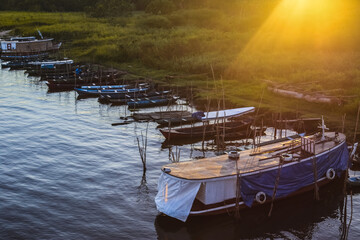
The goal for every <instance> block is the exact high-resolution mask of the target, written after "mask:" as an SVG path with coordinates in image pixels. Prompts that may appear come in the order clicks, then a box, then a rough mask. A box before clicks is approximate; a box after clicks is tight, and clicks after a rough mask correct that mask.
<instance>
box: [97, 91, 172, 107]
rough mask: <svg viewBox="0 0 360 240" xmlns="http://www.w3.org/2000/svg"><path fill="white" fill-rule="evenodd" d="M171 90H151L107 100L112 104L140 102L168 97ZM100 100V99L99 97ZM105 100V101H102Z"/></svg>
mask: <svg viewBox="0 0 360 240" xmlns="http://www.w3.org/2000/svg"><path fill="white" fill-rule="evenodd" d="M170 93H171V91H161V92H149V93H140V94H135V97H133V96H134V94H127V95H126V96H125V98H108V99H107V101H108V102H110V103H111V105H123V104H126V103H127V102H138V101H142V100H155V99H160V98H164V97H168V96H169V94H170ZM99 101H100V99H99ZM100 102H103V101H100Z"/></svg>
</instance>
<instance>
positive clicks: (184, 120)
mask: <svg viewBox="0 0 360 240" xmlns="http://www.w3.org/2000/svg"><path fill="white" fill-rule="evenodd" d="M254 110H255V108H254V107H245V108H234V109H227V110H220V111H211V112H195V113H188V114H186V115H182V116H177V117H175V116H172V117H169V118H160V119H157V120H155V121H156V122H157V123H158V124H159V127H169V126H178V125H183V124H192V123H196V122H200V121H210V120H215V119H224V118H232V117H237V116H240V115H243V114H247V113H250V112H253V111H254Z"/></svg>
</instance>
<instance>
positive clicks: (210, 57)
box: [0, 0, 360, 121]
mask: <svg viewBox="0 0 360 240" xmlns="http://www.w3.org/2000/svg"><path fill="white" fill-rule="evenodd" d="M28 2H31V1H28ZM38 2H45V1H38ZM50 2H51V1H50ZM60 2H61V1H53V9H55V10H56V9H57V3H60ZM63 2H64V3H63V4H62V6H63V9H61V8H60V10H64V11H70V9H71V10H73V11H77V9H79V11H78V12H1V14H0V28H1V29H2V30H7V29H12V30H13V34H19V35H34V34H35V32H36V29H39V30H40V31H41V32H42V34H43V35H44V36H46V37H54V38H55V39H56V40H57V41H62V42H63V50H62V54H63V55H65V56H67V57H70V58H74V59H75V60H78V61H84V62H94V63H100V64H104V65H108V66H112V67H117V68H120V69H124V70H127V71H129V72H132V73H135V74H138V75H142V76H147V77H151V78H153V79H154V80H155V81H157V82H158V83H160V84H164V85H171V86H174V87H175V86H176V87H178V88H181V89H185V90H186V91H190V88H193V91H194V92H196V96H195V97H197V98H198V99H199V100H204V99H208V98H213V99H214V101H215V98H216V97H217V96H222V94H223V93H222V89H224V95H225V99H226V100H227V102H228V103H229V105H234V106H244V105H254V106H258V105H259V103H260V99H262V100H261V104H262V106H263V107H267V108H270V109H272V110H275V111H289V110H292V111H294V110H296V111H299V112H302V113H316V115H317V116H318V115H319V114H325V113H326V114H327V115H329V114H330V115H332V116H333V117H334V118H338V119H339V121H340V120H341V115H343V114H345V113H347V114H348V116H349V115H356V112H357V108H358V103H359V100H360V97H359V93H360V45H359V44H358V43H359V42H360V28H359V27H358V16H359V15H360V3H359V2H358V1H356V0H333V1H331V2H329V1H326V0H312V1H311V0H295V1H289V0H252V1H248V0H229V1H225V2H224V1H220V0H207V1H205V0H199V1H188V0H182V1H171V0H143V1H135V0H134V1H125V0H119V1H117V0H102V1H100V0H99V1H96V3H94V4H93V5H91V4H88V5H85V2H86V1H84V2H82V1H71V2H72V3H73V4H74V5H73V6H76V7H74V8H72V7H71V5H70V6H69V5H66V4H65V2H70V1H63ZM81 2H82V3H81ZM87 2H89V1H87ZM120 3H121V4H123V5H119V4H120ZM40 5H41V4H40ZM40 5H38V7H37V9H33V10H46V11H53V10H52V9H42V7H41V6H40ZM111 6H113V7H111ZM116 6H121V7H120V8H117V7H116ZM3 9H4V8H3ZM28 9H30V10H31V8H28ZM111 9H112V10H111ZM15 10H19V9H15ZM213 79H215V81H214V80H213ZM265 80H270V81H271V82H274V83H276V84H277V86H279V87H281V86H282V85H286V86H287V87H289V86H290V87H291V86H293V87H294V88H296V89H297V90H298V91H302V92H304V93H308V94H316V93H322V94H328V95H330V96H331V97H333V98H337V99H340V100H341V101H340V102H339V103H338V104H317V103H308V102H305V101H304V100H301V99H292V98H285V97H281V96H278V95H275V94H274V93H272V92H270V91H268V90H267V86H268V82H267V81H265ZM216 92H217V93H216ZM214 101H213V102H214Z"/></svg>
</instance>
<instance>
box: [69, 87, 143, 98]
mask: <svg viewBox="0 0 360 240" xmlns="http://www.w3.org/2000/svg"><path fill="white" fill-rule="evenodd" d="M74 90H75V91H76V92H77V93H78V94H79V95H80V96H89V97H99V96H100V95H102V94H106V95H122V96H125V95H126V94H131V93H141V92H146V91H148V90H149V88H122V89H83V88H74Z"/></svg>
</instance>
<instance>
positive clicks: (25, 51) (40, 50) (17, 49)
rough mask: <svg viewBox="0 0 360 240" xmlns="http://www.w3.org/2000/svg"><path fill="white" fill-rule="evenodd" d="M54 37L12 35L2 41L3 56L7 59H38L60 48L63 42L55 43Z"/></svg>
mask: <svg viewBox="0 0 360 240" xmlns="http://www.w3.org/2000/svg"><path fill="white" fill-rule="evenodd" d="M53 40H54V39H53V38H47V39H36V38H35V37H12V38H10V39H9V40H3V41H1V58H2V59H6V60H25V59H36V58H39V57H43V56H47V55H48V54H49V53H50V52H54V51H57V50H59V48H60V47H61V43H59V44H54V43H53Z"/></svg>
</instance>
